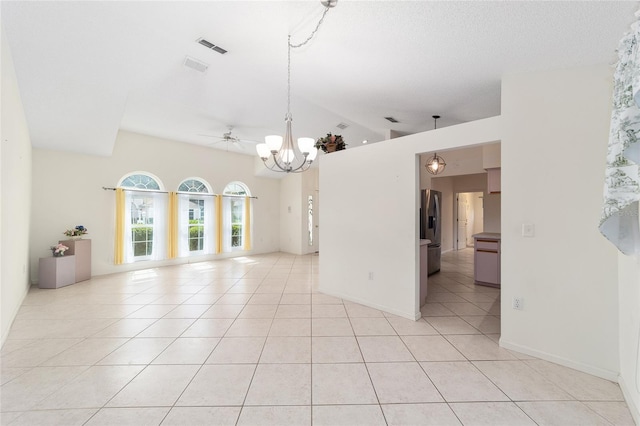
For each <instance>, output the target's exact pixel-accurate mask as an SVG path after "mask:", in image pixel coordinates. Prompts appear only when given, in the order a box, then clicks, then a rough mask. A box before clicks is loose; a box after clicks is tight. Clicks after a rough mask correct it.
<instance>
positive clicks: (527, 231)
mask: <svg viewBox="0 0 640 426" xmlns="http://www.w3.org/2000/svg"><path fill="white" fill-rule="evenodd" d="M535 230H536V228H535V226H534V225H533V223H523V224H522V236H523V237H529V238H531V237H533V236H534V235H535Z"/></svg>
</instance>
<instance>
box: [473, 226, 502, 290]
mask: <svg viewBox="0 0 640 426" xmlns="http://www.w3.org/2000/svg"><path fill="white" fill-rule="evenodd" d="M473 238H474V281H475V283H476V284H478V285H486V286H491V287H500V234H498V233H493V232H483V233H480V234H476V235H474V236H473Z"/></svg>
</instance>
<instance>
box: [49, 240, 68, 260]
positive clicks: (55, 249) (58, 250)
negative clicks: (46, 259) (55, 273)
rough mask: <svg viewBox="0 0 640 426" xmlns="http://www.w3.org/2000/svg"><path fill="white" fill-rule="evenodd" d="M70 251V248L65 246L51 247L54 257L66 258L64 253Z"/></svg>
mask: <svg viewBox="0 0 640 426" xmlns="http://www.w3.org/2000/svg"><path fill="white" fill-rule="evenodd" d="M67 250H69V247H67V246H65V245H64V244H60V243H58V244H56V245H55V246H51V252H52V253H53V257H61V256H64V252H65V251H67Z"/></svg>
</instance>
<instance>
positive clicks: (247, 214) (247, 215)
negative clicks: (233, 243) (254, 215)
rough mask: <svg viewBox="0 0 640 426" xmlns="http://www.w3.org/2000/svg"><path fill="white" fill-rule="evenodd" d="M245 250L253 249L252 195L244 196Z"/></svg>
mask: <svg viewBox="0 0 640 426" xmlns="http://www.w3.org/2000/svg"><path fill="white" fill-rule="evenodd" d="M242 229H243V230H244V247H243V249H244V250H251V197H244V224H243V225H242Z"/></svg>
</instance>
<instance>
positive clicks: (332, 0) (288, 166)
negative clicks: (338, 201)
mask: <svg viewBox="0 0 640 426" xmlns="http://www.w3.org/2000/svg"><path fill="white" fill-rule="evenodd" d="M321 3H322V5H323V6H324V7H325V9H324V12H323V13H322V17H321V18H320V20H319V21H318V23H317V25H316V28H315V29H314V30H313V31H312V32H311V34H310V35H309V37H307V39H306V40H305V41H303V42H302V43H299V44H292V43H291V35H289V36H288V39H287V114H286V115H285V117H284V121H285V123H286V127H285V132H284V139H283V138H282V136H279V135H269V136H266V137H265V138H264V140H265V143H261V144H258V145H256V151H258V156H259V157H260V158H261V159H262V162H263V163H264V165H265V166H266V167H267V168H268V169H269V170H273V171H274V172H285V173H300V172H304V171H305V170H308V169H309V167H311V163H312V162H313V160H315V158H316V156H317V155H318V149H317V148H316V147H315V146H314V144H315V141H314V140H313V139H312V138H298V144H297V145H296V144H294V143H293V135H292V131H291V121H292V120H293V118H292V116H291V49H297V48H299V47H302V46H304V45H306V44H307V43H308V42H310V41H311V39H312V38H313V36H314V35H315V34H316V32H317V31H318V29H319V28H320V25H321V24H322V21H323V20H324V17H325V16H326V15H327V12H328V11H329V9H331V8H332V7H334V6H335V5H336V4H337V3H338V0H326V1H322V2H321ZM269 161H270V162H271V165H269V164H268V162H269Z"/></svg>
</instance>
